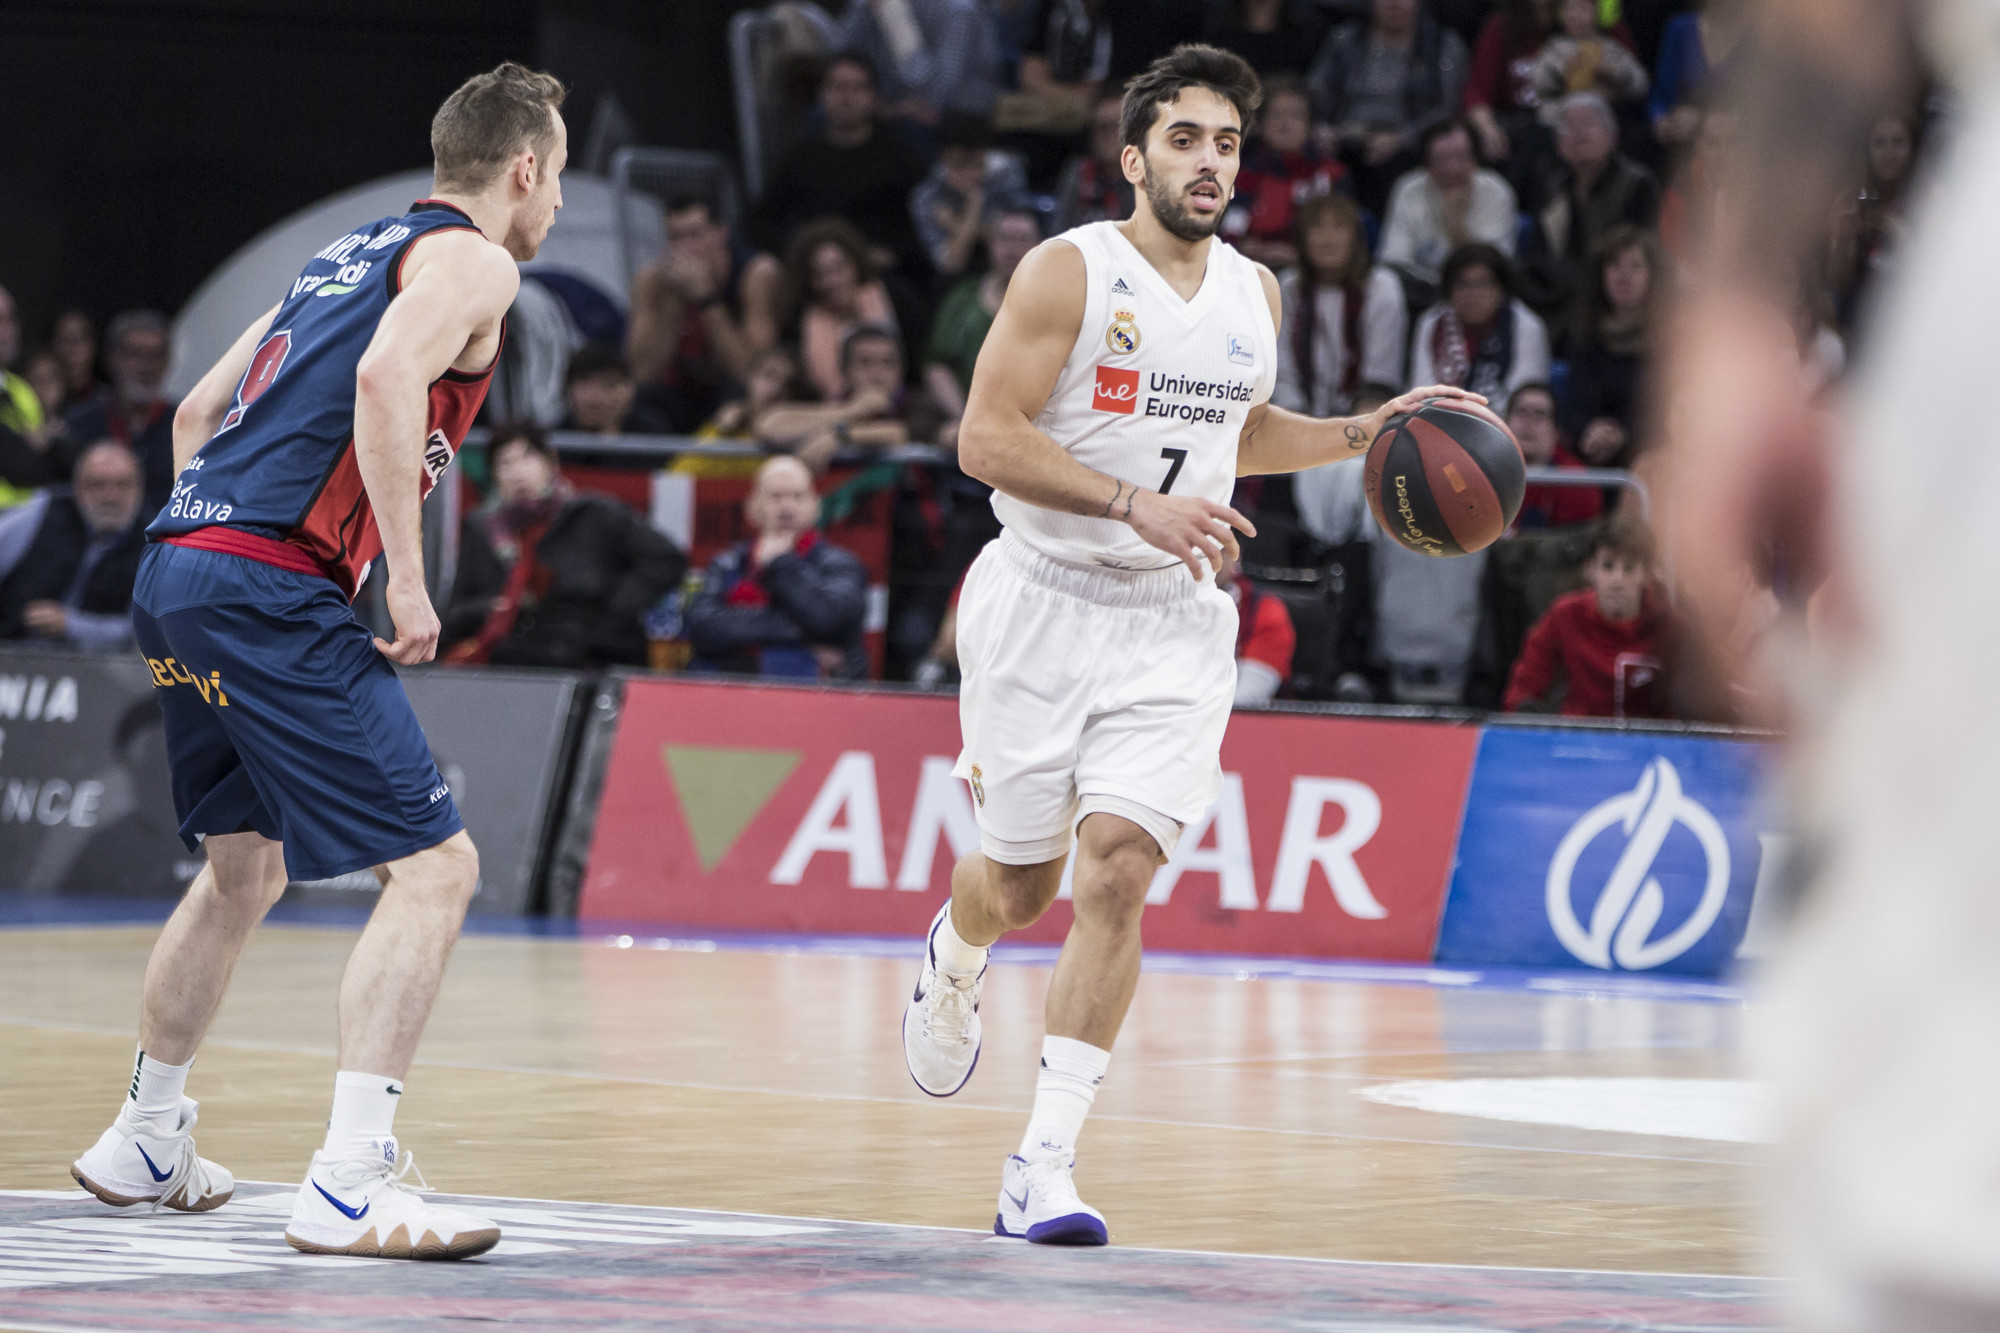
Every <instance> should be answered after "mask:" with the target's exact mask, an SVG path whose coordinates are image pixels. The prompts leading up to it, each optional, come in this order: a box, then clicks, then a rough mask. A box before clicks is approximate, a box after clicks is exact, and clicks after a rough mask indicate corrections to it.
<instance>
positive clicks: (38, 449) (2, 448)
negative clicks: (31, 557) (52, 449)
mask: <svg viewBox="0 0 2000 1333" xmlns="http://www.w3.org/2000/svg"><path fill="white" fill-rule="evenodd" d="M20 355H21V318H20V315H19V313H18V312H17V310H16V309H15V306H14V295H13V293H12V292H9V291H8V290H7V289H6V288H5V287H0V509H4V508H6V507H7V506H9V505H16V504H19V503H20V502H21V501H23V500H25V499H27V498H28V497H29V496H30V495H32V494H33V493H34V492H35V490H36V488H37V487H38V486H39V485H40V484H41V483H42V480H43V477H44V465H43V461H42V458H41V457H40V455H41V454H42V453H43V452H45V451H46V449H47V446H48V436H47V432H46V431H45V429H44V424H45V423H46V422H47V420H48V418H49V415H50V413H51V412H53V411H56V410H59V409H60V406H61V395H60V394H58V395H57V399H56V403H55V405H54V407H51V406H50V405H49V404H48V403H47V402H46V401H45V400H44V399H43V397H42V395H41V394H40V393H38V392H37V391H36V388H35V386H34V385H33V384H32V383H30V382H29V381H28V379H27V378H26V377H25V376H23V375H19V374H16V373H15V369H14V366H15V362H16V361H18V360H19V359H20ZM13 477H19V478H20V479H21V482H22V484H20V485H15V484H13V482H12V481H11V480H10V478H13Z"/></svg>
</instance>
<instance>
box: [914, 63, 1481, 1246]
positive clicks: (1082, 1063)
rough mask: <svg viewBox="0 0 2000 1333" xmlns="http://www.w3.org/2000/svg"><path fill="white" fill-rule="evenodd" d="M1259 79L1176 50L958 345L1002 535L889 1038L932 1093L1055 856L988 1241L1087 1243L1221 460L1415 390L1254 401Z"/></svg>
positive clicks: (972, 1050)
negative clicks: (1363, 398) (966, 364)
mask: <svg viewBox="0 0 2000 1333" xmlns="http://www.w3.org/2000/svg"><path fill="white" fill-rule="evenodd" d="M1258 98H1259V92H1258V85H1257V76H1256V75H1255V74H1254V73H1253V72H1252V71H1251V69H1250V66H1249V65H1247V64H1246V63H1244V62H1243V61H1242V60H1241V59H1240V58H1238V57H1237V56H1234V55H1231V54H1229V53H1227V52H1224V51H1220V50H1217V49H1215V48H1213V47H1207V46H1183V47H1180V48H1178V49H1176V50H1175V51H1174V52H1173V53H1172V54H1171V55H1168V56H1165V57H1163V58H1161V59H1160V60H1158V61H1156V62H1154V64H1153V65H1152V67H1151V68H1149V69H1148V70H1146V71H1145V72H1144V73H1143V74H1141V75H1139V76H1138V77H1137V78H1135V79H1133V80H1132V82H1131V83H1130V84H1129V85H1128V86H1127V88H1126V90H1125V108H1124V113H1123V124H1122V134H1123V137H1124V142H1125V147H1124V157H1123V164H1124V170H1125V178H1126V179H1127V180H1129V181H1131V182H1132V184H1133V185H1134V186H1135V187H1136V190H1135V193H1136V196H1137V198H1136V204H1135V208H1134V211H1133V214H1132V216H1131V217H1130V218H1129V219H1127V220H1126V221H1123V222H1099V223H1093V224H1091V225H1089V226H1085V227H1079V228H1077V229H1075V230H1074V231H1070V232H1067V233H1065V234H1064V235H1062V236H1058V237H1055V238H1054V239H1052V240H1049V241H1047V242H1044V243H1043V244H1042V245H1041V246H1039V247H1038V248H1037V249H1036V250H1035V251H1034V252H1033V253H1032V254H1030V255H1029V256H1028V258H1027V259H1026V260H1025V261H1023V262H1022V264H1021V267H1020V268H1019V269H1018V270H1017V271H1016V273H1015V275H1014V280H1013V281H1012V282H1011V283H1009V284H1008V287H1007V295H1006V299H1005V300H1004V301H1003V302H1002V304H1001V307H1000V312H999V314H998V316H997V317H996V318H995V320H994V323H993V329H992V332H991V333H990V334H988V336H987V339H986V343H985V345H984V346H983V347H982V348H981V350H980V353H979V361H978V365H977V367H976V369H975V370H974V373H973V381H972V392H971V395H970V398H969V401H968V403H967V407H966V413H965V419H964V425H963V426H962V427H961V429H960V432H959V460H960V463H961V465H962V466H963V467H964V468H965V470H966V471H967V472H969V473H971V474H972V475H974V476H976V477H978V478H980V479H981V480H983V481H985V482H987V483H989V484H991V485H992V486H993V488H994V494H993V507H994V510H995V512H997V513H998V514H999V516H1000V519H1001V522H1002V524H1003V526H1004V529H1005V531H1004V532H1003V533H1002V535H1001V537H1000V538H999V539H998V540H997V541H995V542H993V543H992V544H990V545H989V546H988V547H987V548H986V550H985V551H983V552H982V553H981V554H980V556H979V559H978V560H977V561H976V562H974V564H973V567H972V570H971V572H970V573H969V574H968V576H967V578H966V581H965V585H964V590H963V593H962V594H961V598H960V602H959V612H958V658H959V663H960V665H961V667H962V668H963V670H964V673H965V678H964V686H963V689H962V691H961V693H960V696H959V720H960V725H961V728H962V730H963V732H964V749H963V751H962V752H961V754H960V757H959V761H958V767H957V768H956V769H955V770H954V771H955V772H956V773H957V775H958V776H959V777H962V778H964V779H966V781H967V782H968V783H969V784H970V786H971V789H972V796H973V802H974V806H975V811H976V813H977V816H978V820H979V830H980V850H978V851H976V852H973V853H971V854H969V855H967V856H965V857H964V858H962V859H961V860H960V861H959V862H958V864H957V866H956V867H954V868H953V871H952V895H951V901H950V902H948V903H946V904H945V906H944V907H943V908H942V909H941V910H940V911H939V912H938V914H937V918H936V919H935V920H934V921H933V922H932V924H931V930H930V936H929V947H928V949H927V951H926V955H925V960H924V965H923V969H922V972H921V974H920V976H919V978H918V981H917V986H916V991H915V994H914V997H913V998H912V1000H911V1001H910V1004H909V1006H908V1008H907V1009H906V1011H905V1013H904V1016H903V1050H904V1058H905V1060H906V1062H907V1063H908V1065H909V1069H910V1074H911V1076H912V1077H913V1078H914V1079H915V1080H916V1082H917V1085H918V1086H919V1087H921V1088H922V1089H923V1090H924V1091H926V1092H928V1093H930V1094H932V1095H933V1096H938V1097H947V1096H950V1095H951V1094H952V1093H955V1092H957V1091H958V1090H959V1089H960V1088H961V1087H963V1086H965V1082H966V1080H967V1079H968V1078H970V1077H971V1074H972V1070H973V1066H974V1064H975V1063H976V1062H977V1060H978V1058H979V1040H980V1026H979V1012H978V1011H979V987H980V979H981V977H982V975H983V974H984V971H985V967H986V958H987V947H988V946H989V945H991V944H992V943H993V941H994V940H996V939H998V938H999V937H1000V936H1001V935H1002V934H1003V933H1005V932H1006V931H1009V930H1018V929H1020V928H1022V927H1024V926H1027V925H1030V924H1032V923H1033V922H1034V921H1036V920H1037V919H1038V918H1040V917H1041V915H1042V913H1044V912H1045V911H1047V910H1048V908H1049V905H1050V904H1051V903H1052V902H1053V901H1054V900H1055V898H1056V894H1057V892H1058V890H1059V889H1060V887H1061V884H1062V879H1063V869H1064V864H1065V862H1066V861H1067V860H1068V859H1069V856H1070V854H1071V851H1072V848H1074V850H1075V855H1076V866H1075V876H1074V899H1075V909H1076V919H1075V923H1074V925H1072V926H1071V928H1070V933H1069V938H1068V940H1067V942H1066V943H1065V944H1064V945H1063V951H1062V957H1061V959H1060V960H1059V961H1058V962H1057V964H1056V970H1055V976H1054V978H1053V979H1052V980H1051V982H1050V985H1049V994H1048V1018H1047V1023H1048V1026H1047V1036H1046V1037H1045V1039H1044V1041H1043V1044H1042V1061H1041V1074H1040V1080H1039V1083H1038V1085H1037V1087H1036V1092H1035V1106H1034V1111H1033V1113H1032V1115H1031V1116H1030V1118H1029V1122H1028V1128H1027V1132H1026V1134H1025V1135H1024V1136H1023V1138H1022V1140H1021V1146H1020V1150H1019V1151H1018V1152H1017V1153H1016V1154H1014V1155H1013V1156H1012V1157H1009V1158H1008V1159H1007V1161H1006V1163H1005V1165H1004V1167H1003V1169H1002V1175H1001V1187H1000V1201H999V1209H998V1215H997V1217H996V1218H995V1221H994V1230H995V1231H997V1232H999V1233H1000V1234H1002V1235H1007V1236H1024V1237H1026V1238H1027V1239H1028V1240H1030V1241H1035V1242H1042V1243H1052V1244H1075V1245H1102V1244H1104V1243H1105V1241H1106V1240H1107V1239H1108V1234H1107V1231H1106V1228H1105V1224H1104V1218H1103V1216H1102V1215H1101V1214H1099V1213H1098V1212H1097V1210H1095V1209H1094V1208H1091V1207H1089V1206H1088V1205H1086V1204H1085V1203H1083V1202H1082V1201H1081V1200H1080V1199H1079V1198H1078V1197H1077V1193H1076V1186H1075V1183H1074V1180H1073V1178H1072V1174H1071V1172H1072V1167H1073V1165H1074V1162H1075V1144H1076V1138H1077V1134H1078V1131H1079V1130H1080V1129H1081V1128H1082V1126H1083V1120H1084V1117H1085V1115H1086V1114H1087V1113H1088V1112H1089V1109H1090V1104H1091V1100H1092V1098H1093V1097H1094V1096H1095V1094H1096V1090H1097V1086H1098V1084H1099V1083H1100V1082H1101V1081H1102V1079H1103V1077H1104V1072H1105V1069H1106V1068H1107V1066H1108V1065H1109V1062H1110V1059H1111V1044H1112V1042H1113V1040H1114V1039H1115V1038H1116V1037H1117V1035H1118V1028H1119V1025H1120V1024H1121V1023H1123V1022H1124V1019H1125V1010H1126V1008H1127V1007H1128V1006H1129V1005H1130V1004H1131V1001H1132V995H1133V991H1134V989H1135V988H1136V986H1137V984H1138V979H1139V917H1140V913H1141V910H1142V909H1143V907H1144V906H1145V901H1146V890H1147V888H1148V886H1149V885H1150V884H1151V882H1152V878H1153V872H1154V869H1155V868H1156V867H1157V866H1159V865H1160V864H1161V863H1162V862H1164V861H1165V860H1166V859H1167V858H1168V857H1169V856H1170V855H1171V854H1172V852H1173V849H1174V845H1175V843H1176V841H1177V840H1178V839H1179V837H1180V834H1181V830H1182V829H1183V828H1184V827H1186V825H1187V824H1188V823H1189V821H1191V820H1194V819H1197V818H1199V817H1200V816H1201V814H1202V812H1203V811H1204V810H1205V809H1206V808H1207V807H1208V805H1209V804H1210V803H1211V802H1212V801H1213V800H1214V799H1215V797H1216V795H1217V793H1218V792H1219V791H1220V789H1221V783H1222V770H1221V765H1220V762H1219V758H1220V750H1221V745H1222V733H1223V728H1224V726H1225V725H1226V724H1227V722H1228V720H1229V710H1230V704H1231V701H1232V699H1233V696H1234V693H1235V643H1236V610H1235V606H1234V604H1233V603H1232V602H1231V601H1230V598H1229V596H1228V594H1227V593H1224V592H1222V591H1221V590H1220V589H1219V588H1217V586H1216V583H1215V579H1214V578H1213V577H1212V576H1211V575H1210V573H1209V570H1210V568H1211V567H1214V568H1217V569H1219V568H1220V567H1221V565H1222V562H1223V559H1224V557H1225V556H1228V557H1234V556H1236V555H1237V545H1236V537H1235V532H1234V531H1232V529H1234V530H1237V531H1242V532H1244V533H1252V528H1251V526H1250V524H1249V523H1248V522H1247V521H1246V520H1245V519H1244V518H1243V516H1242V515H1240V514H1238V513H1237V512H1236V511H1235V510H1233V509H1231V508H1230V507H1229V505H1228V503H1227V502H1228V500H1229V497H1230V493H1231V490H1232V489H1233V487H1234V486H1235V482H1236V478H1237V477H1239V476H1244V475H1249V474H1253V473H1271V472H1295V471H1298V470H1300V469H1302V468H1309V467H1316V466H1318V465H1320V464H1322V463H1329V462H1333V461H1335V460H1338V459H1343V458H1352V457H1354V456H1355V455H1357V454H1361V453H1365V452H1366V451H1367V448H1368V446H1369V444H1370V443H1372V442H1373V440H1374V438H1375V436H1376V433H1377V432H1378V431H1380V430H1381V429H1382V427H1383V425H1384V424H1385V423H1386V422H1387V421H1388V420H1389V418H1390V417H1392V416H1394V415H1395V414H1397V413H1398V412H1403V411H1408V410H1411V409H1413V408H1415V407H1417V406H1419V405H1420V404H1421V403H1422V402H1423V401H1425V400H1426V399H1431V398H1454V399H1458V400H1461V401H1460V404H1459V405H1461V406H1463V407H1465V408H1466V409H1467V410H1471V411H1478V412H1481V413H1484V414H1485V415H1487V416H1489V417H1490V416H1491V414H1490V413H1486V412H1485V409H1484V407H1483V404H1484V402H1485V399H1483V398H1480V397H1478V396H1477V395H1473V394H1467V393H1464V392H1463V391H1461V390H1458V389H1452V388H1424V389H1418V390H1416V391H1414V392H1412V393H1409V394H1405V395H1403V396H1402V397H1400V398H1398V399H1396V400H1394V401H1393V402H1391V403H1389V404H1387V405H1386V406H1384V407H1383V408H1382V409H1381V410H1380V411H1378V412H1376V413H1374V414H1373V415H1371V416H1367V417H1355V418H1350V419H1345V420H1338V419H1337V420H1330V421H1322V420H1314V419H1312V418H1308V417H1302V416H1299V415H1296V414H1294V413H1291V412H1287V411H1284V410H1283V409H1281V408H1275V407H1272V406H1271V405H1270V404H1269V402H1268V401H1267V400H1268V399H1269V398H1270V395H1271V386H1272V383H1273V380H1274V378H1275V374H1276V367H1277V339H1278V324H1279V303H1278V282H1277V279H1276V278H1275V277H1273V276H1272V275H1271V273H1270V271H1269V270H1268V269H1265V268H1264V267H1263V266H1262V265H1260V264H1256V263H1252V262H1251V261H1250V260H1248V259H1245V258H1244V257H1243V256H1242V255H1240V254H1238V253H1237V252H1236V251H1235V250H1233V249H1231V248H1230V247H1229V246H1228V245H1226V244H1223V243H1222V242H1219V241H1217V240H1215V239H1214V237H1215V231H1216V227H1217V225H1218V224H1219V223H1220V222H1221V220H1222V216H1223V213H1224V211H1225V210H1226V209H1227V208H1228V207H1229V199H1230V193H1231V189H1232V187H1233V185H1234V183H1235V180H1236V172H1237V166H1238V154H1239V152H1240V150H1241V148H1242V144H1243V130H1244V125H1245V123H1246V122H1247V121H1248V120H1249V119H1250V116H1251V114H1252V113H1253V112H1254V111H1255V110H1256V107H1257V102H1258Z"/></svg>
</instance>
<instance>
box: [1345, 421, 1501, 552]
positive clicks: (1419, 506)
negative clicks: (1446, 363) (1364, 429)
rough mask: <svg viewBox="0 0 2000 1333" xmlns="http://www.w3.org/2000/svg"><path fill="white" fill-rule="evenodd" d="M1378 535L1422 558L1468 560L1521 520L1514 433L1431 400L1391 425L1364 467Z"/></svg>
mask: <svg viewBox="0 0 2000 1333" xmlns="http://www.w3.org/2000/svg"><path fill="white" fill-rule="evenodd" d="M1365 466H1366V468H1367V471H1366V474H1365V475H1366V477H1367V487H1368V507H1369V508H1370V509H1373V510H1374V511H1375V521H1376V522H1377V523H1380V524H1381V525H1382V530H1383V531H1384V532H1386V533H1388V534H1389V535H1390V536H1391V537H1394V538H1395V539H1396V540H1397V541H1399V542H1401V543H1402V544H1403V545H1404V546H1407V547H1409V548H1410V549H1411V550H1412V551H1416V552H1418V553H1419V554H1422V555H1470V554H1471V553H1472V552H1474V551H1477V550H1481V549H1483V548H1485V547H1487V546H1490V545H1492V544H1493V542H1494V541H1495V540H1496V539H1497V538H1498V537H1499V536H1500V534H1501V533H1503V532H1505V531H1506V530H1507V527H1508V525H1509V524H1511V523H1512V522H1513V521H1514V516H1515V515H1516V514H1518V513H1520V512H1521V493H1522V492H1523V491H1524V490H1526V489H1527V484H1528V482H1527V470H1526V465H1525V464H1524V463H1523V462H1522V460H1521V446H1520V444H1519V443H1518V442H1517V441H1516V440H1515V439H1514V433H1513V432H1512V431H1510V430H1508V429H1507V428H1506V427H1505V426H1502V425H1499V424H1498V423H1496V422H1493V421H1489V420H1487V419H1486V418H1485V417H1483V416H1477V415H1475V414H1473V413H1471V412H1467V411H1463V410H1461V409H1459V408H1454V407H1450V406H1447V405H1446V400H1442V399H1436V400H1433V401H1431V402H1429V403H1426V404H1424V406H1422V407H1420V408H1418V409H1417V410H1416V411H1415V412H1405V413H1402V414H1400V415H1397V416H1393V417H1390V418H1389V423H1388V424H1387V425H1386V426H1384V427H1383V428H1382V433H1381V434H1380V435H1377V436H1376V437H1375V443H1373V444H1371V445H1370V446H1368V461H1367V463H1366V465H1365Z"/></svg>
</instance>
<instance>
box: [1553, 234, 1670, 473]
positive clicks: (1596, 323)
mask: <svg viewBox="0 0 2000 1333" xmlns="http://www.w3.org/2000/svg"><path fill="white" fill-rule="evenodd" d="M1665 265H1666V258H1665V256H1664V254H1663V253H1662V251H1661V250H1660V242H1659V240H1658V238H1657V237H1655V236H1654V235H1653V234H1652V233H1651V232H1648V231H1640V230H1639V229H1638V228H1637V227H1629V226H1623V225H1620V226H1616V227H1613V228H1612V229H1611V230H1609V231H1607V232H1605V233H1604V236H1603V239H1601V240H1600V241H1599V242H1598V246H1597V252H1596V253H1595V254H1594V255H1592V256H1591V263H1590V269H1589V276H1588V281H1587V285H1586V286H1585V288H1584V291H1583V294H1582V296H1581V298H1580V300H1579V304H1578V308H1577V313H1576V316H1575V318H1574V319H1573V320H1572V321H1571V333H1570V338H1569V340H1568V346H1567V355H1568V360H1569V379H1568V381H1567V383H1566V384H1565V385H1564V387H1563V404H1562V418H1561V421H1562V428H1563V431H1564V433H1565V434H1567V435H1568V436H1569V438H1570V439H1572V440H1574V441H1576V452H1577V453H1578V454H1579V455H1580V456H1581V457H1582V458H1583V460H1584V461H1585V462H1586V463H1589V464H1590V465H1591V466H1592V467H1628V466H1630V465H1631V462H1632V457H1633V455H1634V454H1635V453H1636V452H1637V450H1638V428H1639V425H1640V412H1641V408H1642V406H1643V403H1642V401H1641V398H1642V393H1643V390H1644V388H1645V384H1644V380H1645V376H1646V368H1647V360H1648V357H1649V355H1650V353H1651V351H1652V340H1653V332H1654V325H1655V324H1656V322H1657V319H1656V313H1655V312H1657V311H1658V310H1659V309H1660V307H1661V305H1662V304H1663V301H1662V297H1663V296H1664V295H1665V291H1666V273H1665Z"/></svg>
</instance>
